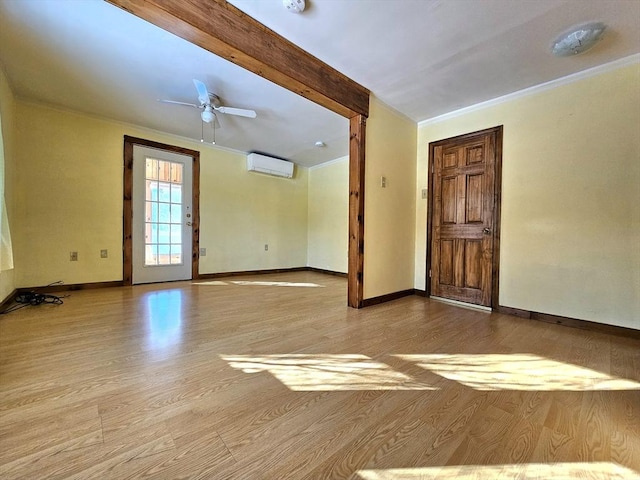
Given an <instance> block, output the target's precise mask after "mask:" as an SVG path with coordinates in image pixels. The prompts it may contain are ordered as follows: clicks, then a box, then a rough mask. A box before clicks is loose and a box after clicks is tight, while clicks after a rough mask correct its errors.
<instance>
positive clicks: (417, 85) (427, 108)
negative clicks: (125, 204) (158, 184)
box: [0, 0, 640, 166]
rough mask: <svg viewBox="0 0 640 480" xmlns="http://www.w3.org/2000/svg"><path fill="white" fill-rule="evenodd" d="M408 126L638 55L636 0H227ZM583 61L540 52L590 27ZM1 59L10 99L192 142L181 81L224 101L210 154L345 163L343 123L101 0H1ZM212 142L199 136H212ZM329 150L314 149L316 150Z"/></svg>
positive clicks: (189, 90) (189, 98)
mask: <svg viewBox="0 0 640 480" xmlns="http://www.w3.org/2000/svg"><path fill="white" fill-rule="evenodd" d="M231 3H233V4H234V5H236V6H237V7H238V8H240V9H241V10H243V11H245V12H246V13H247V14H249V15H250V16H252V17H254V18H255V19H257V20H258V21H260V22H262V23H264V24H265V25H266V26H268V27H269V28H271V29H273V30H274V31H276V32H277V33H279V34H281V35H282V36H284V37H286V38H288V39H289V40H291V41H292V42H294V43H295V44H297V45H299V46H300V47H302V48H303V49H305V50H307V51H308V52H310V53H311V54H312V55H314V56H316V57H318V58H319V59H320V60H323V61H324V62H325V63H327V64H329V65H331V66H332V67H334V68H336V69H337V70H340V71H341V72H343V73H344V74H346V75H347V76H349V77H351V78H352V79H354V80H355V81H357V82H358V83H360V84H362V85H363V86H365V87H367V88H368V89H370V90H371V91H372V93H373V94H374V95H375V96H376V97H378V98H379V99H381V100H382V101H383V102H385V103H386V104H388V105H389V106H391V107H393V108H394V109H396V110H397V111H399V112H401V113H403V114H404V115H406V116H407V117H408V118H410V119H412V120H414V121H416V122H419V121H421V120H425V119H428V118H432V117H435V116H438V115H441V114H444V113H447V112H450V111H453V110H457V109H459V108H462V107H466V106H470V105H473V104H476V103H479V102H483V101H486V100H490V99H492V98H496V97H500V96H502V95H506V94H508V93H512V92H515V91H518V90H522V89H525V88H528V87H531V86H533V85H537V84H541V83H545V82H548V81H550V80H554V79H557V78H561V77H564V76H567V75H570V74H572V73H576V72H579V71H582V70H586V69H588V68H591V67H594V66H597V65H601V64H604V63H608V62H611V61H614V60H617V59H619V58H623V57H627V56H629V55H632V54H635V53H638V52H640V0H566V1H561V0H537V1H525V0H307V6H308V8H307V10H306V11H305V12H304V13H302V14H300V15H295V14H292V13H290V12H288V11H286V10H285V9H284V8H283V6H282V1H281V0H259V1H256V0H231ZM594 20H597V21H602V22H604V23H605V24H606V25H607V30H606V31H605V36H604V38H603V40H602V41H601V42H600V43H599V44H598V45H596V47H594V48H593V49H592V50H591V51H589V52H587V53H585V54H582V55H578V56H574V57H569V58H557V57H554V56H553V55H551V54H550V51H549V49H550V46H551V43H552V42H553V40H554V39H555V38H556V37H557V36H558V35H559V34H560V33H561V32H563V31H565V30H567V29H568V28H570V27H572V26H574V25H577V24H580V23H583V22H587V21H594ZM0 62H1V64H2V66H3V68H4V70H5V72H6V74H7V76H8V78H9V81H10V83H11V85H12V88H13V89H14V92H15V93H16V95H17V96H18V97H20V98H23V99H26V100H29V101H33V102H42V103H44V104H51V105H55V106H59V107H63V108H67V109H72V110H77V111H81V112H86V113H90V114H95V115H97V116H100V117H106V118H111V119H115V120H118V121H122V122H127V123H133V124H136V125H140V126H143V127H147V128H150V129H154V130H158V131H162V132H167V133H170V134H175V135H179V136H182V137H186V138H191V139H194V140H195V141H197V142H198V143H199V139H200V131H201V122H200V118H199V111H198V110H195V109H192V108H189V107H181V106H176V105H167V104H162V103H159V102H157V99H159V98H163V99H172V100H177V101H183V102H193V103H197V101H196V92H195V88H194V86H193V82H192V79H193V78H197V79H200V80H202V81H203V82H205V83H206V84H207V86H208V87H209V89H210V90H211V91H213V92H215V93H217V94H218V95H219V96H220V97H221V99H222V101H223V104H226V105H228V106H233V107H240V108H251V109H254V110H256V112H257V113H258V118H256V119H247V118H239V117H231V116H228V115H220V116H219V118H220V123H221V125H222V127H221V128H220V129H219V130H218V131H217V132H216V140H217V144H218V145H221V146H224V147H227V148H232V149H235V150H240V151H245V152H248V151H260V152H263V153H268V154H271V155H276V156H280V157H283V158H288V159H290V160H294V161H296V163H298V164H300V165H304V166H311V165H314V164H318V163H321V162H324V161H328V160H332V159H334V158H337V157H340V156H343V155H346V154H347V152H348V141H347V133H348V121H347V120H346V119H343V118H341V117H339V116H338V115H336V114H334V113H332V112H329V111H328V110H326V109H324V108H322V107H319V106H316V105H314V104H312V103H311V102H309V101H308V100H306V99H303V98H301V97H298V96H296V95H294V94H293V93H290V92H288V91H285V90H284V89H282V88H280V87H278V86H275V85H273V84H271V83H270V82H267V81H266V80H263V79H262V78H260V77H258V76H256V75H254V74H252V73H249V72H246V71H244V70H242V69H240V68H239V67H236V66H235V65H233V64H231V63H229V62H227V61H225V60H222V59H220V58H218V57H216V56H214V55H212V54H211V53H209V52H206V51H204V50H202V49H201V48H199V47H196V46H194V45H191V44H189V43H187V42H186V41H184V40H181V39H179V38H177V37H175V36H174V35H172V34H169V33H167V32H164V31H162V30H160V29H159V28H157V27H154V26H152V25H150V24H148V23H146V22H144V21H142V20H140V19H138V18H136V17H133V16H131V15H129V14H128V13H126V12H124V11H121V10H119V9H118V8H116V7H113V6H112V5H109V4H107V3H105V2H102V1H100V0H0ZM210 136H211V132H210V131H209V132H205V138H207V139H209V138H210ZM317 140H323V141H324V142H325V143H326V144H327V147H326V148H323V149H318V148H315V147H314V146H313V144H314V143H315V141H317Z"/></svg>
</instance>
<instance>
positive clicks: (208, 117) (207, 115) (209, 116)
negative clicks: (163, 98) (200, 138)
mask: <svg viewBox="0 0 640 480" xmlns="http://www.w3.org/2000/svg"><path fill="white" fill-rule="evenodd" d="M201 116H202V121H203V122H206V123H211V122H213V120H214V119H215V118H216V115H215V114H214V113H213V112H212V111H211V110H210V109H208V108H205V109H204V110H203V111H202V115H201Z"/></svg>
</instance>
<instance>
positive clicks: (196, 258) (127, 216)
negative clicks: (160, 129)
mask: <svg viewBox="0 0 640 480" xmlns="http://www.w3.org/2000/svg"><path fill="white" fill-rule="evenodd" d="M135 145H138V146H141V147H149V148H155V149H157V150H165V151H167V152H171V153H179V154H180V155H187V156H189V157H191V158H192V159H193V171H192V187H191V202H192V203H191V215H192V217H193V218H192V220H191V224H192V229H191V279H192V280H196V279H198V278H199V276H200V273H199V266H200V152H199V151H197V150H190V149H188V148H182V147H177V146H175V145H167V144H165V143H159V142H154V141H152V140H146V139H144V138H136V137H130V136H128V135H125V136H124V151H123V159H124V174H123V188H122V191H123V202H122V282H123V284H124V285H129V286H130V285H133V147H134V146H135Z"/></svg>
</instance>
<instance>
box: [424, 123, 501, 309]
mask: <svg viewBox="0 0 640 480" xmlns="http://www.w3.org/2000/svg"><path fill="white" fill-rule="evenodd" d="M502 131H503V126H502V125H499V126H497V127H493V128H487V129H485V130H479V131H477V132H471V133H466V134H464V135H459V136H456V137H450V138H445V139H443V140H438V141H436V142H430V143H429V163H428V164H427V188H428V189H429V196H428V200H427V270H426V282H425V285H426V287H425V291H426V296H427V297H430V296H431V277H430V275H429V272H430V271H431V238H432V226H433V204H434V201H435V200H434V198H433V193H434V183H433V182H434V171H433V170H434V161H435V149H436V148H437V147H440V146H443V145H445V144H451V143H454V142H460V143H464V142H466V141H467V140H469V139H471V138H474V137H477V136H482V135H494V137H495V146H494V150H495V165H494V169H495V170H494V204H493V205H494V211H493V225H492V231H493V232H494V238H493V252H492V253H493V255H492V265H491V274H492V284H491V308H492V309H493V310H496V309H497V308H498V306H499V301H498V299H499V291H498V289H499V285H500V282H499V280H500V279H499V276H500V218H501V204H502Z"/></svg>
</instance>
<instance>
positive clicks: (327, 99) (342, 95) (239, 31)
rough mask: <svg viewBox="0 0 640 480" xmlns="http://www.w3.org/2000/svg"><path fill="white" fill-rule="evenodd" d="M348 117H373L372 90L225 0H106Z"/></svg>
mask: <svg viewBox="0 0 640 480" xmlns="http://www.w3.org/2000/svg"><path fill="white" fill-rule="evenodd" d="M106 1H108V2H109V3H111V4H113V5H116V6H118V7H120V8H122V9H124V10H126V11H128V12H130V13H132V14H134V15H136V16H138V17H140V18H142V19H144V20H146V21H148V22H150V23H152V24H154V25H157V26H158V27H160V28H162V29H164V30H167V31H169V32H171V33H173V34H175V35H177V36H179V37H181V38H183V39H185V40H187V41H189V42H191V43H194V44H196V45H198V46H200V47H202V48H204V49H205V50H208V51H210V52H211V53H214V54H216V55H218V56H219V57H222V58H224V59H226V60H229V61H230V62H233V63H235V64H236V65H239V66H241V67H243V68H245V69H247V70H249V71H251V72H253V73H256V74H257V75H260V76H261V77H263V78H266V79H267V80H270V81H272V82H274V83H276V84H278V85H280V86H282V87H284V88H286V89H288V90H290V91H292V92H295V93H297V94H299V95H302V96H303V97H306V98H308V99H309V100H311V101H313V102H315V103H317V104H319V105H322V106H323V107H325V108H328V109H329V110H332V111H334V112H336V113H337V114H339V115H342V116H343V117H346V118H352V117H354V116H356V115H364V116H365V117H367V116H368V115H369V90H367V89H366V88H364V87H363V86H361V85H359V84H358V83H356V82H354V81H353V80H351V79H350V78H348V77H347V76H345V75H343V74H342V73H340V72H338V71H337V70H335V69H334V68H332V67H330V66H329V65H327V64H325V63H323V62H321V61H320V60H318V59H317V58H315V57H314V56H312V55H310V54H309V53H307V52H305V51H304V50H302V49H301V48H299V47H298V46H296V45H294V44H293V43H291V42H290V41H288V40H287V39H285V38H284V37H281V36H280V35H278V34H277V33H275V32H273V31H272V30H270V29H268V28H267V27H265V26H264V25H262V24H261V23H259V22H258V21H256V20H254V19H253V18H251V17H250V16H248V15H247V14H245V13H244V12H242V11H241V10H239V9H237V8H236V7H234V6H233V5H231V4H230V3H227V2H226V1H225V0H213V1H211V0H106Z"/></svg>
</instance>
